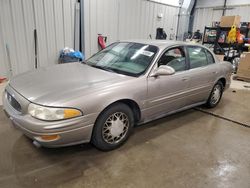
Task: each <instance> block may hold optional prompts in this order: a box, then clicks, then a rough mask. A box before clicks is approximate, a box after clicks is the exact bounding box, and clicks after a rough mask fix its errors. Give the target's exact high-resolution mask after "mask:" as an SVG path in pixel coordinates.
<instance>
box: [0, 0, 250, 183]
mask: <svg viewBox="0 0 250 188" xmlns="http://www.w3.org/2000/svg"><path fill="white" fill-rule="evenodd" d="M223 24H225V25H223ZM232 25H236V27H237V28H238V31H239V32H240V34H239V35H237V39H236V41H235V42H233V43H226V42H225V41H226V40H227V39H226V38H225V36H227V35H228V34H229V32H230V31H231V30H230V29H231V26H232ZM159 28H160V29H161V28H162V29H163V30H164V32H163V35H161V36H160V39H158V40H171V41H174V40H177V41H186V42H188V43H199V44H201V45H204V46H206V47H208V48H210V49H211V50H212V51H214V53H215V54H216V56H217V57H218V58H219V59H221V60H222V61H223V60H224V61H229V62H230V63H231V64H232V67H233V72H232V79H231V85H230V88H229V89H227V90H226V91H225V92H224V94H223V96H222V98H221V101H220V103H219V104H218V106H216V107H215V108H212V109H208V108H206V107H204V106H198V107H195V108H192V109H188V110H185V111H182V112H178V113H176V114H172V115H170V116H166V117H163V118H161V119H158V120H154V121H151V122H149V123H145V124H142V125H138V126H136V127H135V129H134V130H133V133H132V134H131V136H130V138H129V139H128V140H127V142H126V143H125V144H124V145H122V146H121V147H119V148H118V149H115V150H112V151H109V152H103V151H100V150H98V149H96V148H95V147H94V146H93V145H92V144H90V143H86V144H78V145H74V146H67V147H61V148H45V147H40V146H38V145H34V144H33V142H32V140H31V139H29V138H27V137H26V136H25V135H24V134H22V132H20V131H19V130H18V129H15V128H14V127H13V125H12V122H11V121H10V119H9V118H8V117H7V116H6V114H5V113H4V111H3V103H2V100H3V99H2V98H0V187H1V188H5V187H6V188H9V187H11V188H19V187H178V188H179V187H241V188H249V187H250V148H249V143H250V129H249V128H250V116H249V114H250V113H249V112H250V83H249V82H250V55H249V52H248V51H250V47H249V46H250V32H249V30H250V2H249V0H237V1H236V0H210V1H209V0H171V1H170V0H126V1H125V0H79V1H77V0H61V1H60V0H1V1H0V96H1V97H2V94H3V93H4V90H5V87H6V86H7V85H8V83H9V80H11V79H12V78H14V77H15V76H17V75H21V74H25V72H27V71H33V70H36V69H43V68H48V67H50V66H53V65H55V64H61V63H62V64H64V63H71V62H72V61H83V60H85V59H88V58H89V57H91V56H92V55H94V54H95V53H97V52H98V51H100V50H101V49H102V48H105V47H106V46H108V45H110V44H112V43H114V42H116V41H120V40H121V41H122V40H125V41H126V40H133V39H141V40H153V39H156V38H157V29H159ZM198 30H199V31H198ZM197 32H198V34H197ZM164 35H165V36H164ZM161 37H163V38H161ZM103 45H104V46H103ZM71 49H72V50H74V52H77V55H79V54H80V56H74V57H72V56H68V57H66V56H67V54H66V52H67V51H69V50H71ZM64 53H65V54H66V55H65V54H64ZM78 63H79V62H78ZM59 66H62V65H59ZM31 79H32V78H31ZM65 79H67V78H65Z"/></svg>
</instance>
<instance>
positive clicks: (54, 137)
mask: <svg viewBox="0 0 250 188" xmlns="http://www.w3.org/2000/svg"><path fill="white" fill-rule="evenodd" d="M40 139H41V140H44V141H53V140H58V139H60V135H58V134H55V135H42V136H40Z"/></svg>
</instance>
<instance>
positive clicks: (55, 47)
mask: <svg viewBox="0 0 250 188" xmlns="http://www.w3.org/2000/svg"><path fill="white" fill-rule="evenodd" d="M75 2H76V0H0V76H10V72H9V70H10V65H9V63H8V62H9V61H8V56H7V50H6V47H8V49H9V54H10V62H11V67H12V71H13V75H16V74H19V73H22V72H25V71H28V70H32V69H34V68H35V55H34V52H35V51H34V44H35V43H34V29H37V37H38V41H37V43H38V66H41V67H42V66H46V65H49V64H55V63H57V59H58V54H59V50H61V49H62V48H63V47H65V46H68V47H73V46H74V10H75Z"/></svg>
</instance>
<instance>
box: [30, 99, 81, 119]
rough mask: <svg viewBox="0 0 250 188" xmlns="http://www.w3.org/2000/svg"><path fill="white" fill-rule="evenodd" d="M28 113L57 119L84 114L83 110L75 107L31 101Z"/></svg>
mask: <svg viewBox="0 0 250 188" xmlns="http://www.w3.org/2000/svg"><path fill="white" fill-rule="evenodd" d="M28 113H29V114H30V115H31V116H33V117H35V118H37V119H41V120H47V121H55V120H62V119H69V118H73V117H78V116H82V112H81V111H80V110H77V109H73V108H54V107H45V106H40V105H36V104H33V103H30V105H29V107H28Z"/></svg>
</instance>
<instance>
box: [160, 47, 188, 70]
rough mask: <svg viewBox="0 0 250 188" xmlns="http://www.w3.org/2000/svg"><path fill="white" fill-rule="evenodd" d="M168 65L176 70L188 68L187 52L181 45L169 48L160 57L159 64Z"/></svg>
mask: <svg viewBox="0 0 250 188" xmlns="http://www.w3.org/2000/svg"><path fill="white" fill-rule="evenodd" d="M161 65H168V66H170V67H172V68H173V69H175V71H176V72H178V71H183V70H185V69H186V58H185V53H184V51H183V50H182V48H180V47H176V48H172V49H169V50H167V51H166V52H165V53H164V54H163V55H162V56H161V58H160V60H159V62H158V66H161Z"/></svg>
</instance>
